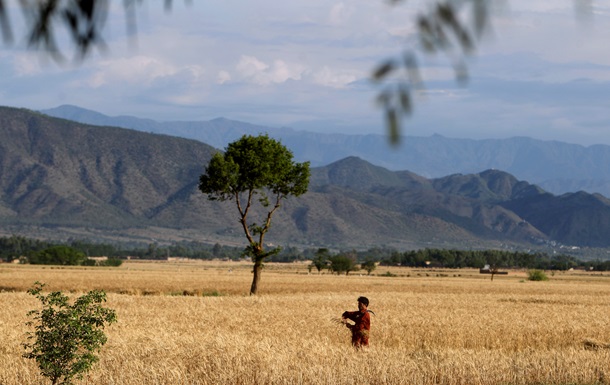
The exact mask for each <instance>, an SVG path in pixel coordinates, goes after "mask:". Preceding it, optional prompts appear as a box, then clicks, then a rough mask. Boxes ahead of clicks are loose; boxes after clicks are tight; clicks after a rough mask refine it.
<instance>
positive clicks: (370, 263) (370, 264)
mask: <svg viewBox="0 0 610 385" xmlns="http://www.w3.org/2000/svg"><path fill="white" fill-rule="evenodd" d="M360 268H362V269H363V270H366V273H367V274H368V275H371V273H372V272H373V271H374V270H375V269H376V268H377V263H376V262H375V260H373V259H370V258H367V259H366V260H365V261H364V262H362V263H361V264H360Z"/></svg>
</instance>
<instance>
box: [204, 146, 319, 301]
mask: <svg viewBox="0 0 610 385" xmlns="http://www.w3.org/2000/svg"><path fill="white" fill-rule="evenodd" d="M292 158H293V155H292V152H291V151H290V150H288V149H287V148H286V147H285V146H284V145H282V144H281V143H280V142H278V141H277V140H275V139H272V138H269V136H267V135H260V136H249V135H244V136H242V137H241V139H239V140H237V141H235V142H232V143H230V144H229V146H228V147H227V149H226V152H224V153H220V152H219V153H216V154H214V156H213V157H212V159H211V160H210V163H209V164H208V166H207V167H206V170H205V173H204V174H203V175H201V177H200V179H199V190H200V191H201V192H202V193H204V194H207V195H208V199H210V200H220V201H228V200H232V201H234V202H235V205H236V206H237V210H238V212H239V223H240V224H241V226H242V228H243V231H244V234H245V236H246V238H247V240H248V243H249V245H248V246H247V247H246V249H245V254H246V255H248V256H250V257H251V258H252V261H253V262H254V276H253V278H252V286H251V287H250V294H256V292H257V291H258V284H259V281H260V276H261V272H262V268H263V261H264V260H265V258H267V257H269V256H270V255H273V254H276V253H278V252H279V248H273V249H271V250H269V251H266V250H265V244H264V240H265V235H266V234H267V232H268V231H269V228H270V226H271V218H272V216H273V214H274V213H275V212H276V210H277V209H278V208H279V207H280V205H281V203H282V201H283V200H284V199H286V198H288V197H289V196H300V195H302V194H304V193H306V192H307V187H308V185H309V162H305V163H296V162H294V161H293V160H292ZM257 195H258V199H255V196H257ZM256 202H258V203H259V206H260V208H261V209H262V212H264V213H265V214H264V215H262V216H261V218H259V219H260V220H261V221H262V223H261V224H259V223H257V222H255V221H253V220H251V218H250V217H249V215H250V214H251V210H252V207H253V206H252V205H253V204H256ZM253 215H255V214H253Z"/></svg>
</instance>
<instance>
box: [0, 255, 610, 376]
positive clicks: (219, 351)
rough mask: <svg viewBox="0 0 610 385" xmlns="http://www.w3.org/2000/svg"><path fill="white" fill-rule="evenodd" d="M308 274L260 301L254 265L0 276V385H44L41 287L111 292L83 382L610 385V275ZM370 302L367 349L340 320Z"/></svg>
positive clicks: (26, 270)
mask: <svg viewBox="0 0 610 385" xmlns="http://www.w3.org/2000/svg"><path fill="white" fill-rule="evenodd" d="M230 269H231V271H229V270H230ZM386 270H387V269H385V268H380V271H378V272H377V273H385V272H386ZM306 272H307V269H306V266H305V265H300V264H294V265H288V266H286V265H283V266H279V265H273V264H270V265H268V268H267V269H266V271H265V272H264V273H263V278H262V288H261V291H262V294H261V295H259V296H256V297H249V296H247V295H246V293H247V292H248V289H249V285H250V279H251V273H250V265H249V264H238V263H202V262H198V263H127V264H125V265H123V266H121V267H120V268H119V269H82V268H64V269H60V268H48V267H47V268H41V267H35V266H8V265H0V287H3V288H5V289H8V290H9V291H5V292H2V293H0V308H1V309H2V311H1V312H0V336H2V344H0V384H1V385H17V384H19V385H21V384H38V383H43V379H41V378H40V377H39V375H38V371H37V368H36V367H35V365H34V363H32V362H29V361H27V360H25V359H23V358H21V356H20V355H21V353H22V347H21V343H22V342H23V341H24V334H25V332H26V328H25V326H24V323H25V320H26V316H25V313H26V312H27V311H28V310H30V309H32V308H35V307H36V306H37V305H38V304H37V303H36V300H35V299H34V298H33V297H31V296H29V295H27V294H25V293H24V290H25V289H26V288H28V287H30V286H31V284H32V283H33V282H34V281H36V280H40V281H43V282H46V283H47V284H48V288H49V289H50V290H66V291H74V292H82V291H86V290H89V289H92V288H103V289H105V290H107V292H109V296H108V298H109V301H108V306H109V307H112V308H114V309H115V310H116V311H117V314H118V318H119V322H118V323H117V324H114V325H112V326H111V327H110V328H109V329H108V330H107V332H108V337H109V342H108V344H107V345H106V346H105V347H104V348H103V350H102V353H101V361H100V362H99V363H98V364H96V366H95V367H94V369H93V370H92V371H91V372H90V373H89V374H88V376H87V377H86V378H85V379H83V381H81V382H80V383H82V384H117V385H118V384H121V385H132V384H133V385H135V384H138V385H140V384H168V385H169V384H172V385H175V384H176V385H177V384H184V385H187V384H188V385H195V384H469V385H476V384H610V349H608V346H609V345H608V344H610V276H601V275H596V276H592V275H586V274H580V275H579V274H576V273H571V274H568V273H566V274H556V275H555V276H553V277H551V280H550V281H548V282H526V281H524V278H525V272H511V274H509V275H508V276H496V277H494V281H493V282H491V281H490V280H489V276H482V275H479V274H477V272H476V271H474V270H461V271H425V270H421V271H418V270H406V269H391V273H392V274H396V275H400V276H397V277H381V276H372V277H367V276H358V275H353V276H348V277H345V276H341V277H337V276H331V275H328V274H325V275H317V274H311V275H308V274H306ZM183 294H186V295H183ZM215 295H220V296H215ZM359 295H367V296H368V297H369V298H370V300H371V306H370V307H371V309H373V310H374V311H375V313H376V314H377V315H376V316H374V317H373V320H372V332H371V347H370V348H369V349H368V350H366V351H354V350H353V349H352V348H351V347H350V346H349V336H348V330H347V329H345V328H343V327H341V326H339V325H337V324H336V323H334V322H333V321H332V319H333V318H336V317H338V316H339V315H340V314H341V312H343V311H344V310H348V309H349V310H353V309H355V307H356V304H355V299H356V298H357V297H358V296H359Z"/></svg>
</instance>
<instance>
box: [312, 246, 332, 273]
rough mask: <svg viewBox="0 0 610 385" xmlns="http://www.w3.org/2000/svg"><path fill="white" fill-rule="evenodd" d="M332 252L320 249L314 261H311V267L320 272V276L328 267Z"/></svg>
mask: <svg viewBox="0 0 610 385" xmlns="http://www.w3.org/2000/svg"><path fill="white" fill-rule="evenodd" d="M329 257H330V252H329V251H328V249H326V248H320V249H318V251H316V253H315V255H314V258H313V260H312V261H311V265H312V266H313V267H315V268H316V270H318V274H320V272H322V269H325V268H327V267H328V262H329Z"/></svg>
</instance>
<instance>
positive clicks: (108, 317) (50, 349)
mask: <svg viewBox="0 0 610 385" xmlns="http://www.w3.org/2000/svg"><path fill="white" fill-rule="evenodd" d="M43 287H44V284H41V283H40V282H36V283H35V284H34V287H33V288H31V289H29V290H28V293H29V294H31V295H33V296H35V297H36V298H38V299H39V300H40V302H41V303H42V310H32V311H30V312H28V317H33V321H28V322H27V324H26V325H27V326H29V327H32V326H33V327H34V330H35V331H34V332H28V333H27V336H28V337H27V338H28V342H26V343H24V344H23V346H24V348H25V350H26V352H25V353H24V354H23V357H25V358H29V359H34V360H36V363H37V364H38V368H39V369H40V371H41V373H42V375H43V376H45V377H47V378H49V380H51V383H52V384H53V385H70V384H72V379H73V378H74V377H76V378H81V377H82V375H83V374H84V373H85V372H87V371H89V369H91V366H92V365H93V364H94V363H95V362H97V361H98V357H97V356H96V354H95V353H96V352H98V351H99V350H100V349H101V347H102V346H103V345H104V344H105V343H106V340H107V338H106V335H105V334H104V330H103V329H104V326H105V325H106V324H111V323H113V322H116V314H115V312H114V310H112V309H108V308H105V307H102V306H101V303H102V302H106V293H104V292H103V291H99V290H93V291H90V292H89V293H87V294H85V295H83V296H81V297H79V298H77V299H76V300H75V301H74V303H73V304H70V303H69V298H68V296H66V295H64V294H63V293H62V292H59V291H56V292H52V293H49V294H48V295H46V296H45V295H43V294H41V292H42V288H43Z"/></svg>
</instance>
